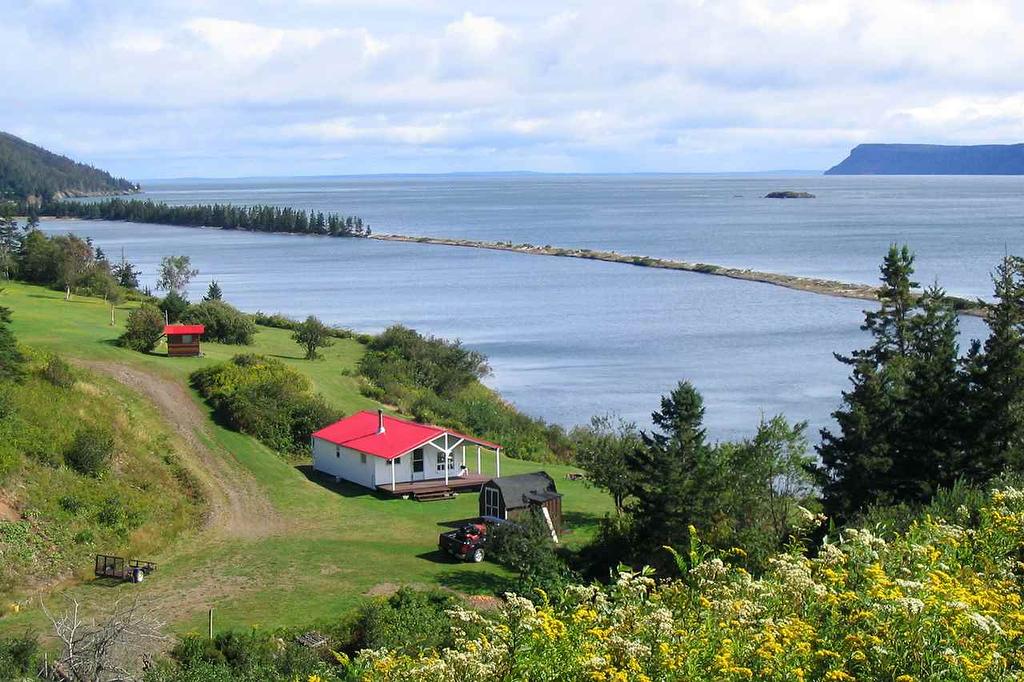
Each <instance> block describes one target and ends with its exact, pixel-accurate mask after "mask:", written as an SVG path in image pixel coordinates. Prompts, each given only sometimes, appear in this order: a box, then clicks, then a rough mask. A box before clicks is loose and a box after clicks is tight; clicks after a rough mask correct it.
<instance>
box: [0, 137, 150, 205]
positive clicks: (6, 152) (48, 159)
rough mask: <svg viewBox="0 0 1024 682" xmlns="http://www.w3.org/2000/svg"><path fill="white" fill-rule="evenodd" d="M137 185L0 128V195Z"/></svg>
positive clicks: (81, 192)
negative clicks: (0, 130) (2, 130)
mask: <svg viewBox="0 0 1024 682" xmlns="http://www.w3.org/2000/svg"><path fill="white" fill-rule="evenodd" d="M138 190H139V186H138V185H137V184H135V183H133V182H130V181H128V180H125V179H124V178H115V177H114V176H112V175H111V174H110V173H107V172H106V171H102V170H100V169H98V168H93V167H92V166H89V165H86V164H84V163H78V162H77V161H72V160H71V159H69V158H68V157H66V156H61V155H59V154H54V153H53V152H49V151H47V150H45V149H43V148H42V147H38V146H36V145H34V144H32V143H30V142H26V141H25V140H23V139H21V138H20V137H15V136H14V135H11V134H9V133H4V132H0V198H8V199H25V198H27V197H30V196H37V197H42V198H44V199H49V198H61V197H70V196H89V195H100V194H126V193H130V192H137V191H138Z"/></svg>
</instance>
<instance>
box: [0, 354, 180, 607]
mask: <svg viewBox="0 0 1024 682" xmlns="http://www.w3.org/2000/svg"><path fill="white" fill-rule="evenodd" d="M39 364H40V359H38V358H37V359H34V360H33V361H32V365H33V366H34V367H38V365H39ZM9 395H10V399H11V400H12V402H13V403H14V404H15V405H16V406H17V407H16V410H15V414H14V415H13V416H9V417H7V418H6V419H5V420H4V423H3V434H2V436H0V437H2V438H4V441H5V442H4V443H3V445H4V447H5V448H9V450H10V452H12V453H19V454H18V456H17V457H16V458H15V459H14V460H13V463H14V467H13V468H12V469H11V470H10V471H8V472H6V473H5V475H4V476H3V477H0V480H2V481H3V484H2V490H0V499H2V500H3V501H4V502H5V503H6V504H9V505H11V506H12V507H13V508H15V509H17V510H18V511H19V513H20V514H21V515H22V516H24V517H25V519H24V520H19V521H15V522H14V523H11V524H7V525H6V527H5V528H4V529H3V530H4V531H5V532H0V537H3V538H4V542H3V543H2V546H0V556H2V557H3V565H2V566H0V612H3V611H4V610H5V608H6V602H7V601H11V600H16V599H19V598H22V599H23V598H25V595H26V594H28V593H30V592H31V591H32V590H34V589H36V588H38V587H40V586H42V585H46V584H48V583H51V581H55V580H60V579H65V578H67V577H69V574H74V575H76V576H77V577H84V576H86V575H90V574H91V568H90V567H91V563H90V562H91V555H92V553H93V552H94V551H96V550H97V549H98V548H104V549H105V550H106V551H115V552H118V553H132V554H140V553H141V554H149V553H152V552H153V551H155V550H157V549H162V548H163V547H165V546H167V545H168V543H170V542H172V541H173V540H174V539H175V537H176V536H179V535H180V534H181V533H182V532H184V531H186V530H188V529H191V528H194V527H195V526H196V525H197V524H198V523H199V521H200V518H199V517H200V515H199V513H198V512H199V510H198V509H197V508H196V505H195V503H194V499H193V497H194V496H196V495H198V491H197V489H196V488H195V482H194V481H192V480H191V479H190V478H189V477H187V476H184V475H183V476H179V473H180V471H181V470H178V469H176V468H175V467H174V466H171V465H170V461H175V460H176V461H180V457H181V454H182V453H181V452H180V450H179V449H178V448H177V447H176V446H175V443H174V442H173V441H172V438H171V434H170V433H169V431H168V430H167V429H166V428H165V427H164V424H163V419H162V417H161V415H159V414H157V412H156V410H154V409H152V408H151V407H150V406H149V405H145V404H140V403H139V401H138V399H137V398H136V397H135V396H134V395H133V394H132V393H131V392H130V391H128V390H127V389H126V388H125V387H123V386H122V385H120V384H119V383H117V382H116V381H113V380H111V379H109V378H107V377H101V376H95V375H92V374H90V373H87V372H79V377H78V381H77V382H76V383H75V385H74V386H73V387H71V388H58V387H55V386H53V385H52V384H50V383H49V382H47V381H45V380H44V379H42V378H40V377H38V376H35V375H34V372H33V373H32V375H30V376H29V377H28V378H27V379H26V380H25V381H24V382H23V383H22V384H19V385H17V386H15V387H13V388H12V389H11V392H10V394H9ZM84 424H92V425H97V426H103V427H109V428H111V429H112V430H113V432H114V434H115V442H116V446H115V457H114V460H113V462H112V464H111V471H109V472H108V473H107V474H106V475H104V476H103V477H102V478H101V479H95V478H91V477H88V476H81V475H79V474H76V473H75V472H73V471H72V470H71V469H69V468H67V467H61V466H56V463H57V462H59V461H60V459H61V453H62V452H63V451H65V450H66V449H67V446H68V444H69V443H70V441H71V440H72V438H73V436H74V432H75V428H74V427H75V426H76V425H84ZM40 444H46V446H45V447H40ZM20 453H24V454H20ZM167 458H172V459H171V460H168V459H167ZM62 500H63V504H62V503H61V502H62ZM79 533H82V535H79ZM4 597H8V599H4Z"/></svg>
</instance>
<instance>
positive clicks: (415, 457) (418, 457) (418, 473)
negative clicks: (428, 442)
mask: <svg viewBox="0 0 1024 682" xmlns="http://www.w3.org/2000/svg"><path fill="white" fill-rule="evenodd" d="M423 479H424V475H423V448H416V449H415V450H413V451H412V480H414V481H422V480H423Z"/></svg>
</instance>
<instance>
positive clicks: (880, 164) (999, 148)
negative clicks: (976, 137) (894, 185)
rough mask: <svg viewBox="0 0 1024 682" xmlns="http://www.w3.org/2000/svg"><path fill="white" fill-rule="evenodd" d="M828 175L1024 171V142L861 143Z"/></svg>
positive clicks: (987, 173)
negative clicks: (951, 143)
mask: <svg viewBox="0 0 1024 682" xmlns="http://www.w3.org/2000/svg"><path fill="white" fill-rule="evenodd" d="M825 175H1024V144H983V145H973V146H957V145H938V144H861V145H857V146H856V147H854V148H853V151H851V152H850V155H849V156H848V157H846V158H845V159H844V160H843V162H842V163H840V164H839V165H837V166H833V167H832V168H829V169H828V170H827V171H825Z"/></svg>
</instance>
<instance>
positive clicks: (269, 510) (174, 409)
mask: <svg viewBox="0 0 1024 682" xmlns="http://www.w3.org/2000/svg"><path fill="white" fill-rule="evenodd" d="M79 364H81V365H82V366H83V367H86V368H87V369H90V370H92V371H94V372H98V373H101V374H105V375H107V376H109V377H111V378H113V379H115V380H117V381H118V382H120V383H122V384H124V385H125V386H127V387H128V388H130V389H132V390H134V391H136V392H138V393H139V394H141V395H142V396H144V397H145V398H147V399H148V400H149V401H150V402H151V403H152V404H153V405H154V406H155V407H156V408H157V410H158V411H159V413H160V414H161V416H163V418H164V419H165V420H166V421H167V422H168V423H169V424H170V425H171V426H172V427H173V428H174V431H175V433H176V434H177V436H178V437H179V438H180V439H181V441H182V444H183V447H182V448H181V451H182V455H183V457H182V462H183V464H184V465H185V466H186V467H187V468H188V469H189V471H190V472H191V473H192V475H193V476H195V477H196V479H197V480H198V481H199V482H200V483H201V484H202V486H203V489H204V490H203V492H204V495H205V497H206V499H207V503H208V504H209V512H208V515H207V518H206V532H208V533H213V534H216V535H218V536H227V537H231V538H235V539H257V538H261V537H265V536H268V535H273V534H275V533H277V532H279V531H280V530H281V528H282V526H283V525H284V524H283V520H282V519H281V517H280V515H279V514H278V513H277V511H276V510H275V509H274V507H273V505H271V503H270V500H269V499H268V498H267V495H266V492H265V491H264V490H263V488H262V487H261V486H260V485H259V483H257V482H256V480H255V479H254V478H253V476H252V474H250V473H249V472H248V471H246V470H245V469H244V468H243V467H242V466H241V465H240V464H239V463H238V462H237V461H235V460H234V458H233V457H232V455H231V453H229V452H227V451H224V450H222V449H220V448H216V447H215V446H214V447H213V448H211V446H209V445H207V443H209V442H212V437H211V436H210V434H209V431H208V430H207V417H206V415H205V414H203V412H202V411H201V410H200V409H199V408H198V407H197V406H196V404H195V402H194V401H193V400H192V396H191V395H190V394H189V392H188V390H187V389H186V388H185V387H184V386H183V385H181V384H180V383H179V382H177V381H174V380H173V379H166V378H163V377H160V376H158V375H155V374H152V373H150V372H146V371H144V370H140V369H136V368H134V367H130V366H127V365H123V364H120V363H116V362H102V361H80V362H79Z"/></svg>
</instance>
